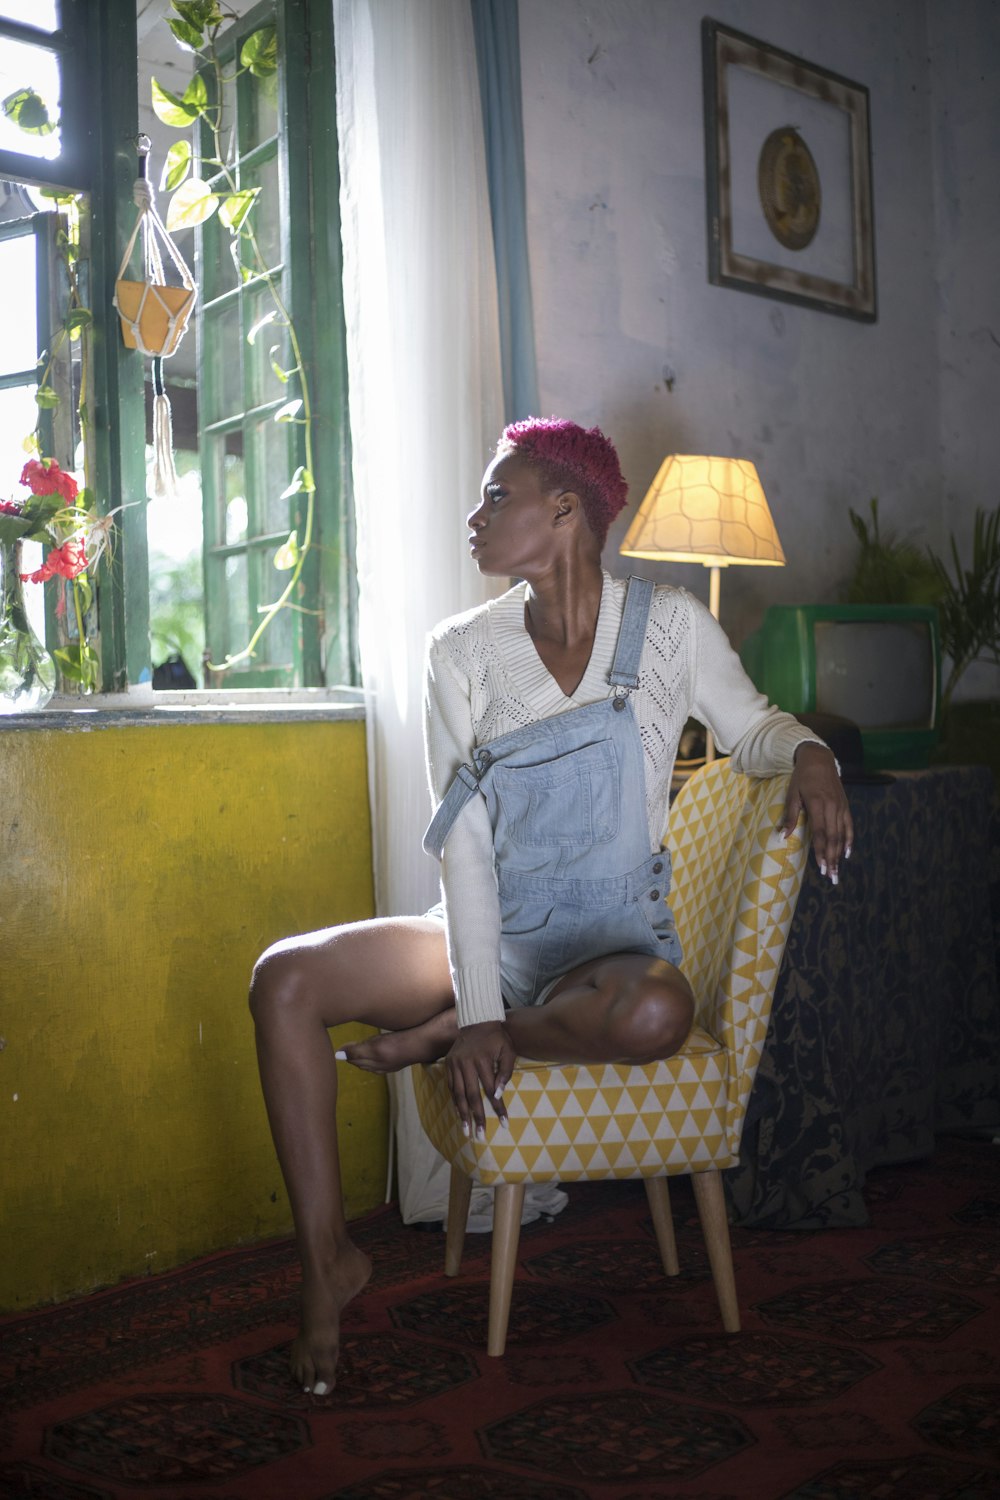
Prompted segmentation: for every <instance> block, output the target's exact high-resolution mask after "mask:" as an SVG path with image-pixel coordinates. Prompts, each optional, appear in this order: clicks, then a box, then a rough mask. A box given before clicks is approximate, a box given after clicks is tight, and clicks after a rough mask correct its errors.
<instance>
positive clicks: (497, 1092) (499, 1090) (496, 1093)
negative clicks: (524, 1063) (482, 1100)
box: [493, 1083, 503, 1099]
mask: <svg viewBox="0 0 1000 1500" xmlns="http://www.w3.org/2000/svg"><path fill="white" fill-rule="evenodd" d="M493 1097H494V1099H502V1098H503V1084H502V1083H498V1084H497V1086H496V1088H495V1089H494V1090H493Z"/></svg>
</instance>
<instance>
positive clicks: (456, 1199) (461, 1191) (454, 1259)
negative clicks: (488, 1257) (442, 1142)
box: [444, 1167, 472, 1276]
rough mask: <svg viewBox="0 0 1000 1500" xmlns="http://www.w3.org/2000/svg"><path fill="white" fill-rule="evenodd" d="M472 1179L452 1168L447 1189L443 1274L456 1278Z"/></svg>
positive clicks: (467, 1214) (463, 1239)
mask: <svg viewBox="0 0 1000 1500" xmlns="http://www.w3.org/2000/svg"><path fill="white" fill-rule="evenodd" d="M471 1197H472V1178H471V1177H467V1176H466V1175H465V1173H464V1172H463V1171H462V1169H461V1168H460V1167H452V1169H451V1182H450V1185H449V1188H448V1233H447V1235H446V1236H445V1242H444V1274H445V1275H446V1276H457V1275H458V1268H459V1266H460V1265H461V1264H462V1250H463V1249H464V1247H465V1226H466V1224H467V1223H468V1222H469V1199H470V1198H471Z"/></svg>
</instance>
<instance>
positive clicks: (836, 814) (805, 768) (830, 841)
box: [781, 740, 854, 885]
mask: <svg viewBox="0 0 1000 1500" xmlns="http://www.w3.org/2000/svg"><path fill="white" fill-rule="evenodd" d="M803 812H804V813H805V815H806V817H807V818H808V820H809V832H810V835H811V839H812V849H813V854H814V855H815V856H816V863H817V865H818V866H819V872H820V874H821V875H825V876H826V877H827V879H828V880H829V881H830V883H831V884H832V885H836V884H837V882H838V880H839V879H840V861H841V859H850V857H851V846H852V844H853V843H854V824H853V822H852V821H851V809H850V807H849V806H848V804H847V797H846V795H845V792H844V788H843V787H842V786H841V783H840V777H839V775H838V774H837V762H836V760H835V759H834V755H833V751H832V750H830V749H828V747H827V746H826V745H821V744H819V743H818V742H817V741H816V740H804V741H803V742H802V743H801V744H800V745H799V746H798V748H797V749H796V751H795V764H794V766H793V768H792V779H791V781H790V782H789V784H788V796H787V797H786V799H785V814H784V817H783V818H782V820H781V826H782V828H783V829H784V832H785V837H786V838H788V836H789V834H790V833H791V832H792V831H793V829H794V828H795V825H796V823H797V822H798V820H799V814H800V813H803Z"/></svg>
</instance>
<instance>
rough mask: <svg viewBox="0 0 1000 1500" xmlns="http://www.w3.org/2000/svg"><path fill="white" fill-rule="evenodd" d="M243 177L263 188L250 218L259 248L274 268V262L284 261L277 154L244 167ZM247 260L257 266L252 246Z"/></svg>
mask: <svg viewBox="0 0 1000 1500" xmlns="http://www.w3.org/2000/svg"><path fill="white" fill-rule="evenodd" d="M240 181H241V185H242V186H243V187H244V188H255V187H259V188H261V189H262V191H261V194H260V196H259V197H258V199H257V202H256V204H255V205H254V208H253V212H252V213H251V215H250V221H251V223H252V225H253V232H254V234H255V235H256V237H257V248H258V249H259V251H260V253H261V255H262V256H263V258H264V264H265V266H266V267H267V269H268V270H270V269H271V268H272V266H277V265H280V264H281V176H280V173H279V171H278V158H277V156H272V157H271V158H270V159H269V160H268V161H262V162H258V163H257V165H256V166H255V167H254V168H253V169H252V170H251V169H250V168H248V167H247V168H244V170H243V173H242V175H241V178H240ZM243 264H244V265H245V266H253V268H254V269H255V270H256V269H257V266H256V262H255V257H254V255H253V252H252V251H251V250H250V249H249V247H247V248H246V249H245V250H244V251H243Z"/></svg>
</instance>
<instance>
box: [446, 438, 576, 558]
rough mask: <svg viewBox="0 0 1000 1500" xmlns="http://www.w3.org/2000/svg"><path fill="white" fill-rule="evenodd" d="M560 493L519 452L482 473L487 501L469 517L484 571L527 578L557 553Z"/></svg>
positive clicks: (499, 459) (474, 553)
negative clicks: (545, 484) (547, 486)
mask: <svg viewBox="0 0 1000 1500" xmlns="http://www.w3.org/2000/svg"><path fill="white" fill-rule="evenodd" d="M558 503H559V491H558V490H543V489H542V487H541V485H540V484H539V479H538V474H537V471H536V470H535V469H533V468H532V467H531V465H530V464H528V463H526V462H525V461H524V459H522V458H518V457H517V455H516V454H505V455H503V456H500V457H497V458H495V459H494V460H493V462H492V463H491V464H490V466H489V468H488V469H487V470H486V473H485V474H484V475H483V484H482V499H481V500H480V502H479V504H478V506H477V507H476V509H475V510H474V511H471V512H470V514H469V516H468V525H469V529H470V535H469V550H470V551H471V553H472V556H473V558H474V559H475V561H476V564H477V566H478V568H479V571H480V573H488V574H491V575H494V576H498V577H503V576H505V575H506V576H509V577H517V578H528V577H530V576H531V574H532V573H533V572H534V571H537V570H538V569H539V568H541V567H546V566H548V565H549V564H550V563H551V561H552V557H553V553H554V543H555V541H556V530H555V527H554V524H553V523H554V521H555V518H556V515H557V513H558Z"/></svg>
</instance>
